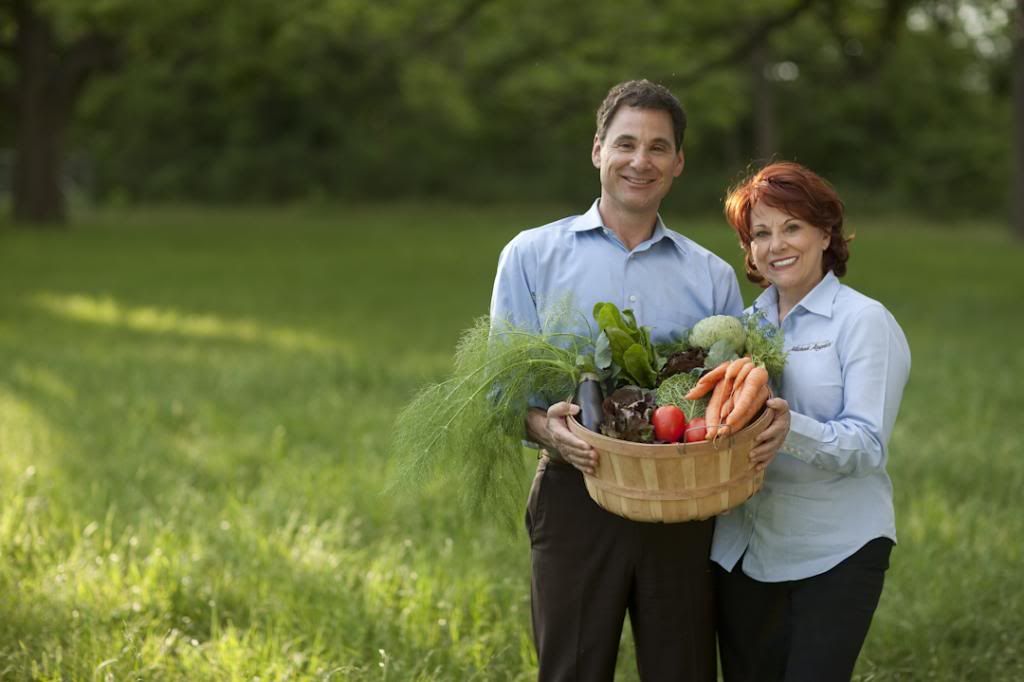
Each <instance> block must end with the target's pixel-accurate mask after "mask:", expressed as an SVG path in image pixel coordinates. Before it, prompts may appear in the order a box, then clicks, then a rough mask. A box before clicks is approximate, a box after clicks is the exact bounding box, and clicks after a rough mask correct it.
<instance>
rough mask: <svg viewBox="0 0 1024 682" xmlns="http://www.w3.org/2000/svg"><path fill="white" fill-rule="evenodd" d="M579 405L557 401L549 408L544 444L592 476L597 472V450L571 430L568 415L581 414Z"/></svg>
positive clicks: (546, 416)
mask: <svg viewBox="0 0 1024 682" xmlns="http://www.w3.org/2000/svg"><path fill="white" fill-rule="evenodd" d="M579 411H580V407H579V405H573V404H572V403H568V402H564V401H563V402H560V403H555V404H554V405H552V406H551V407H549V408H548V411H547V414H546V415H545V421H544V432H545V434H544V435H545V436H546V437H545V438H542V439H541V441H542V442H543V444H544V445H545V446H547V447H549V448H551V449H553V450H554V451H555V453H556V454H557V455H558V456H559V457H560V458H561V459H562V460H564V461H566V462H568V463H569V464H571V465H573V466H574V467H576V468H577V469H579V470H580V471H582V472H583V473H585V474H590V475H591V476H592V475H594V474H595V473H596V472H597V452H596V451H595V450H594V448H592V447H590V445H589V444H588V443H587V442H586V441H584V440H581V439H579V438H577V437H576V436H574V435H573V433H572V431H570V430H569V426H568V425H567V424H566V422H565V420H566V417H569V416H570V415H576V414H579Z"/></svg>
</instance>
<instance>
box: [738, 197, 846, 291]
mask: <svg viewBox="0 0 1024 682" xmlns="http://www.w3.org/2000/svg"><path fill="white" fill-rule="evenodd" d="M828 244H829V236H828V233H827V232H826V231H825V230H822V229H821V228H818V227H815V226H813V225H811V224H810V223H807V222H805V221H803V220H800V219H799V218H794V217H793V216H791V215H789V214H788V213H784V212H783V211H781V210H779V209H777V208H774V207H772V206H768V205H767V204H765V203H764V202H760V201H759V202H758V203H756V204H754V207H753V208H752V209H751V210H750V255H751V258H752V259H753V261H754V265H755V266H756V267H757V270H758V272H760V273H761V274H762V275H763V276H764V277H765V279H767V280H768V281H769V282H771V283H772V284H774V285H775V287H776V288H777V289H778V290H779V295H780V296H782V297H784V298H785V299H787V300H789V301H791V302H792V303H796V302H798V301H799V300H800V299H802V298H803V297H804V296H805V295H807V293H808V292H810V291H811V289H813V288H814V287H815V286H817V284H818V282H820V281H821V279H822V277H823V276H824V273H822V270H821V263H822V256H823V253H824V251H825V249H827V248H828Z"/></svg>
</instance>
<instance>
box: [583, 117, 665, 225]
mask: <svg viewBox="0 0 1024 682" xmlns="http://www.w3.org/2000/svg"><path fill="white" fill-rule="evenodd" d="M591 158H592V160H593V162H594V167H595V168H598V169H600V171H601V201H602V206H605V203H606V202H609V203H611V204H613V206H609V207H608V208H616V209H618V210H620V211H625V212H627V213H646V212H649V211H651V210H654V211H657V210H658V207H659V206H660V205H661V200H662V199H663V198H665V195H666V194H668V191H669V189H670V188H671V187H672V180H673V179H674V178H676V177H678V176H679V174H680V173H682V172H683V151H682V150H681V149H678V150H677V149H676V148H675V135H674V134H673V130H672V117H671V116H669V114H668V112H667V111H661V110H657V109H639V108H637V107H621V108H620V109H619V110H618V111H616V112H615V116H614V117H613V118H612V121H611V124H610V125H609V126H608V132H607V133H606V134H605V138H604V141H603V142H602V141H601V140H600V139H598V137H597V136H596V135H595V136H594V148H593V151H592V154H591Z"/></svg>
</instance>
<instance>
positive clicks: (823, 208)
mask: <svg viewBox="0 0 1024 682" xmlns="http://www.w3.org/2000/svg"><path fill="white" fill-rule="evenodd" d="M725 215H726V218H727V219H728V221H729V224H730V225H731V226H732V227H733V229H734V230H735V231H736V234H737V235H738V236H739V240H740V244H741V246H742V247H743V250H744V251H745V252H746V259H745V261H746V269H747V277H748V278H749V279H750V280H751V281H753V282H755V283H757V284H760V285H761V286H762V287H766V290H765V292H764V293H763V294H761V296H760V297H758V298H757V300H756V301H754V304H753V306H752V307H751V310H753V311H755V312H761V313H764V316H765V323H766V324H773V325H777V326H779V327H780V328H781V329H782V332H783V334H784V338H785V349H786V351H787V352H788V356H787V358H786V368H785V371H784V373H783V375H782V378H781V381H780V382H779V383H778V385H776V386H775V390H776V393H778V394H779V395H781V397H783V398H784V399H785V400H786V401H788V403H789V406H790V409H791V424H790V432H789V435H788V436H787V437H786V441H785V443H784V444H783V446H782V448H781V449H780V450H779V454H778V456H777V457H776V458H775V459H774V460H772V462H771V464H770V465H769V466H768V468H767V470H766V473H765V482H764V487H763V488H762V490H761V491H760V493H758V494H757V495H755V496H754V497H753V498H751V499H750V500H748V501H747V503H746V504H745V505H743V506H742V507H740V508H739V509H737V510H734V511H733V512H732V513H731V514H727V515H724V516H721V517H719V518H718V520H717V525H716V528H715V535H714V542H713V545H712V551H711V558H712V560H713V561H714V562H715V564H716V573H717V591H718V595H717V611H718V627H719V647H720V653H721V658H722V668H723V673H724V676H725V679H726V681H727V682H734V681H737V680H813V681H815V682H819V681H824V680H849V679H850V677H851V675H852V673H853V667H854V663H855V662H856V660H857V656H858V654H859V653H860V649H861V646H862V645H863V643H864V639H865V637H866V635H867V632H868V627H869V626H870V624H871V617H872V615H873V614H874V611H875V607H876V606H877V605H878V599H879V597H880V595H881V593H882V583H883V579H884V577H885V571H886V569H887V568H888V567H889V554H890V552H891V550H892V546H893V544H894V543H895V541H896V527H895V522H894V515H893V504H892V482H891V481H890V480H889V476H888V474H887V473H886V470H885V464H886V459H887V455H888V448H887V444H888V442H889V436H890V435H891V434H892V428H893V423H894V422H895V421H896V413H897V412H898V410H899V405H900V399H901V398H902V395H903V387H904V386H905V385H906V382H907V376H908V374H909V371H910V350H909V348H908V347H907V341H906V337H904V335H903V331H902V330H901V329H900V327H899V325H898V324H897V323H896V321H895V320H894V319H893V317H892V315H891V314H889V312H888V311H887V310H886V309H885V308H884V307H883V306H882V305H881V304H880V303H878V302H877V301H874V300H872V299H870V298H868V297H867V296H864V295H863V294H860V293H858V292H857V291H854V290H853V289H851V288H849V287H847V286H845V285H843V284H840V283H839V278H840V277H842V276H843V275H844V274H846V262H847V259H848V258H849V251H848V249H847V242H848V241H849V239H848V238H847V237H846V236H845V235H844V233H843V204H842V202H841V201H840V200H839V197H838V196H837V195H836V192H835V190H833V189H832V187H831V186H830V185H829V184H828V183H827V182H826V181H825V180H823V179H822V178H821V177H819V176H818V175H816V174H815V173H813V172H811V171H810V170H808V169H807V168H804V167H803V166H800V165H799V164H795V163H773V164H771V165H768V166H766V167H765V168H763V169H761V170H760V171H759V172H757V173H755V174H754V175H753V176H752V177H750V178H749V179H748V180H746V181H744V182H743V183H741V184H740V185H739V186H737V187H736V188H735V189H733V190H732V191H731V192H730V193H729V196H728V197H727V199H726V203H725Z"/></svg>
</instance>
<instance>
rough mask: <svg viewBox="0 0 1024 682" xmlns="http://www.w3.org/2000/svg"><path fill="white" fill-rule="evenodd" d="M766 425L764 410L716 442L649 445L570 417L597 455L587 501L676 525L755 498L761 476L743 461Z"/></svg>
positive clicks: (630, 516)
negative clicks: (602, 431)
mask: <svg viewBox="0 0 1024 682" xmlns="http://www.w3.org/2000/svg"><path fill="white" fill-rule="evenodd" d="M770 421H771V414H770V413H769V411H768V410H764V411H763V412H762V413H761V414H760V416H758V418H757V419H755V420H754V421H753V422H751V423H750V424H749V425H748V426H747V427H746V428H744V429H742V430H741V431H740V432H739V433H736V434H735V435H733V436H727V437H722V438H719V439H718V441H717V442H711V441H701V442H699V443H686V444H683V443H674V444H661V445H649V444H646V443H631V442H628V441H622V440H617V439H614V438H609V437H607V436H604V435H602V434H599V433H595V432H593V431H590V430H588V429H585V428H584V427H583V426H582V425H581V424H579V422H577V421H576V420H575V419H574V418H572V417H570V418H569V429H570V430H571V431H572V432H573V433H574V434H576V435H577V436H578V437H579V438H581V439H582V440H584V441H586V442H587V443H589V444H590V445H591V446H593V448H594V449H595V450H597V451H598V456H599V459H598V465H597V471H596V473H595V475H594V476H590V475H585V476H584V478H585V481H586V485H587V491H588V493H589V494H590V497H591V498H592V499H593V500H594V501H595V502H596V503H597V504H598V505H600V506H601V507H603V508H604V509H606V510H608V511H610V512H612V513H613V514H618V515H619V516H623V517H625V518H628V519H633V520H634V521H649V522H664V523H675V522H680V521H693V520H697V519H706V518H709V517H711V516H715V515H717V514H721V513H722V512H724V511H726V510H728V509H732V508H734V507H737V506H739V505H740V504H742V503H743V502H744V501H746V500H747V499H748V498H749V497H750V496H751V495H753V494H754V493H756V492H757V491H758V490H759V489H760V488H761V485H762V483H763V482H764V472H763V471H762V472H755V471H754V470H753V469H752V467H751V466H750V463H749V461H748V459H747V456H748V455H749V454H750V450H751V448H752V447H753V442H754V438H755V437H756V436H757V435H758V434H759V433H761V431H763V430H764V429H765V428H766V427H767V426H768V424H769V422H770Z"/></svg>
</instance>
